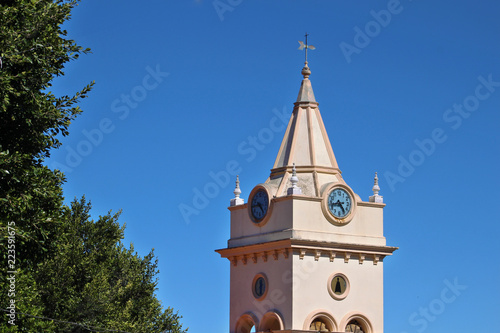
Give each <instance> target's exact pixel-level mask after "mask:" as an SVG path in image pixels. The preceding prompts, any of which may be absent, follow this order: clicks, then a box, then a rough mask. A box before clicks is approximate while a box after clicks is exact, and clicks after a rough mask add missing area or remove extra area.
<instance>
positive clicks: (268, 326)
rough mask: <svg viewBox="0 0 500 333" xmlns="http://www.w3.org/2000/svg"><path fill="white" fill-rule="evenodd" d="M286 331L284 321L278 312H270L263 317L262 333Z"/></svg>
mask: <svg viewBox="0 0 500 333" xmlns="http://www.w3.org/2000/svg"><path fill="white" fill-rule="evenodd" d="M283 329H284V326H283V320H282V319H281V317H280V315H279V314H277V313H276V312H273V311H270V312H268V313H266V314H265V315H264V317H262V320H261V323H260V329H259V331H260V332H271V331H281V330H283Z"/></svg>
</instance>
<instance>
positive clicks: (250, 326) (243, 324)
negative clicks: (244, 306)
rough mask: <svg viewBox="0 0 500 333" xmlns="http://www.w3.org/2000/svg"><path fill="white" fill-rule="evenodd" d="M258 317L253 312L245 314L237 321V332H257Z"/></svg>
mask: <svg viewBox="0 0 500 333" xmlns="http://www.w3.org/2000/svg"><path fill="white" fill-rule="evenodd" d="M256 322H257V319H256V318H255V317H254V316H253V315H251V314H244V315H243V316H241V317H240V319H238V322H237V323H236V333H254V332H257V323H256Z"/></svg>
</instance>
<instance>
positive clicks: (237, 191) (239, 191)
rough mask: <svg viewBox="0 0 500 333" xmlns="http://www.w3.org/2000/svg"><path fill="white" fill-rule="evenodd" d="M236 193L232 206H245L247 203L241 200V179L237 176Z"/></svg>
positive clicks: (231, 202)
mask: <svg viewBox="0 0 500 333" xmlns="http://www.w3.org/2000/svg"><path fill="white" fill-rule="evenodd" d="M233 193H234V198H233V199H231V201H230V205H231V207H232V206H238V205H243V204H244V203H245V201H244V200H243V199H242V198H240V194H241V190H240V177H239V176H236V188H235V189H234V191H233Z"/></svg>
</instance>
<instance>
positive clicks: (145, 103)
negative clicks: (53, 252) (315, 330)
mask: <svg viewBox="0 0 500 333" xmlns="http://www.w3.org/2000/svg"><path fill="white" fill-rule="evenodd" d="M216 4H218V5H219V6H221V8H223V9H220V10H219V12H217V10H216V9H215V7H214V2H212V1H206V0H198V1H194V0H191V1H190V0H183V1H165V0H162V1H159V0H150V1H147V2H142V3H140V2H136V1H134V2H132V1H117V0H107V1H91V0H87V1H83V2H82V3H81V5H80V6H79V7H78V8H76V9H75V10H74V12H73V18H72V20H71V21H70V22H68V23H67V24H66V29H67V30H68V32H69V36H70V37H71V38H73V39H75V40H77V42H78V43H79V44H80V45H83V46H85V47H90V48H92V50H93V53H92V54H90V55H87V56H82V57H81V58H80V59H79V60H78V61H75V62H72V63H71V64H69V65H68V66H67V70H66V76H65V77H62V78H59V79H58V80H56V82H55V85H54V92H55V93H56V94H70V93H73V92H75V91H76V90H78V89H80V88H81V87H82V86H83V85H85V84H87V83H89V82H90V81H91V80H95V81H96V86H95V89H94V90H93V91H92V93H91V94H90V97H89V98H88V99H86V100H85V101H84V102H83V103H81V107H82V109H83V110H84V113H83V114H82V115H81V116H80V117H79V118H78V119H77V120H76V121H75V122H74V124H72V125H71V127H70V133H71V134H70V136H69V137H67V138H65V139H64V140H63V147H62V148H61V149H59V150H58V151H56V152H54V153H53V155H52V158H51V160H50V161H49V164H51V165H58V166H60V168H61V169H63V171H66V175H67V183H66V184H65V186H64V189H65V196H66V200H67V201H68V202H69V201H71V200H72V199H73V198H74V197H75V196H76V197H80V196H81V195H83V194H85V195H86V196H87V198H89V199H91V200H92V203H93V207H94V209H93V213H94V215H95V216H98V215H100V214H105V213H106V212H107V211H108V210H113V211H117V210H119V209H123V214H122V216H121V219H120V221H121V222H122V223H126V224H127V229H126V240H125V241H126V243H130V242H132V243H133V244H134V246H135V248H136V250H137V251H139V253H141V254H142V255H144V254H146V253H147V252H148V251H149V249H151V248H155V252H156V255H157V256H158V257H159V268H160V271H161V273H160V276H159V277H160V280H159V285H158V286H159V290H158V297H159V298H160V299H161V300H162V302H163V304H164V305H165V306H172V307H174V308H175V309H177V310H179V313H180V314H181V315H182V316H184V318H183V320H182V321H183V323H184V325H185V326H188V327H190V331H191V332H195V333H196V332H228V321H229V319H228V318H229V262H228V261H227V260H226V259H222V258H220V257H219V255H218V254H216V253H215V252H214V250H215V249H219V248H223V247H225V246H226V241H227V239H228V238H229V211H228V210H227V209H226V207H227V206H228V205H229V200H230V199H231V198H232V197H233V193H232V191H233V189H234V177H231V180H230V182H229V184H227V182H226V181H225V180H224V179H222V181H220V182H219V185H217V186H216V187H212V191H213V192H211V196H212V197H211V198H208V199H207V200H206V202H197V204H196V205H197V208H196V207H195V205H194V203H193V199H194V197H195V193H196V191H197V190H200V191H202V192H203V191H204V188H205V186H207V184H209V183H211V182H213V180H212V178H211V176H210V174H211V173H212V174H217V173H220V172H221V171H223V170H225V169H226V167H227V164H228V162H230V161H235V162H233V163H237V165H238V168H239V169H240V170H238V171H239V175H240V179H241V189H242V191H243V194H242V197H244V198H245V201H246V199H247V198H248V194H249V193H250V191H251V189H252V188H253V186H255V185H256V184H258V183H261V182H264V181H265V180H266V178H267V177H268V175H269V170H270V169H271V167H272V165H273V162H274V159H275V156H276V154H277V152H278V148H279V145H280V143H281V139H282V137H283V134H284V128H283V129H281V130H275V131H273V135H272V137H267V138H266V139H265V143H263V142H259V143H258V146H257V147H258V148H259V149H257V148H256V147H253V148H252V146H251V137H258V135H259V133H260V132H261V131H263V129H265V128H269V126H270V125H269V124H270V121H271V119H272V118H273V117H276V112H278V113H279V114H282V113H283V112H285V113H286V118H288V117H289V115H290V114H291V111H292V108H293V102H294V101H295V99H296V97H297V93H298V89H299V86H300V80H301V75H300V70H301V68H302V66H303V57H304V54H303V52H301V51H298V50H297V47H298V46H299V44H298V43H297V41H298V40H303V36H304V33H305V32H306V31H307V32H308V33H309V34H310V37H309V42H310V44H312V45H314V46H316V48H317V49H316V50H314V51H311V52H310V56H309V65H310V68H311V70H312V75H311V77H310V79H311V81H312V85H313V88H314V93H315V95H316V99H317V101H318V102H319V103H320V110H321V113H322V116H323V120H324V123H325V126H326V128H327V131H328V133H329V137H330V141H331V142H332V146H333V150H334V152H335V154H336V157H337V161H338V163H339V166H340V169H341V170H342V172H343V176H344V179H345V180H346V181H347V183H348V184H349V185H350V186H351V188H352V189H353V190H354V191H355V192H356V193H358V194H359V195H360V196H361V197H362V198H363V199H364V200H368V196H369V195H371V187H372V185H373V174H374V172H375V171H378V172H379V176H380V186H381V188H382V190H381V193H380V194H381V195H383V196H384V200H385V202H386V203H387V206H386V208H385V210H384V212H385V235H386V237H387V243H388V245H391V246H398V247H400V249H399V250H398V251H396V252H395V254H394V256H392V257H389V258H387V259H386V261H385V265H384V266H385V330H386V332H396V333H403V332H406V333H413V332H429V333H430V332H453V331H456V332H466V331H473V330H476V329H478V328H479V327H480V329H481V330H485V331H496V330H497V329H498V328H497V325H496V323H495V320H493V319H492V318H496V317H497V316H498V313H499V312H500V297H499V296H500V287H499V285H500V283H499V282H500V261H499V260H498V258H497V257H498V253H500V242H499V241H498V235H499V234H500V226H499V223H500V205H499V201H500V177H499V172H498V171H499V167H498V165H499V164H500V158H499V156H500V154H499V153H500V61H499V60H500V43H499V41H500V20H499V19H498V16H499V14H500V4H499V3H498V2H497V1H493V0H485V1H472V0H470V1H456V0H455V1H451V0H446V1H430V0H413V1H411V0H401V1H400V2H397V1H367V0H363V1H356V2H354V1H352V2H350V1H349V2H348V1H328V2H327V1H324V2H319V1H308V2H305V1H284V0H283V1H249V0H231V1H230V0H220V1H218V2H216ZM224 4H225V5H226V7H222V6H223V5H224ZM383 10H384V11H383ZM381 11H383V12H382V13H381ZM387 12H389V13H390V19H389V17H388V16H387V15H385V16H384V15H383V13H387ZM377 13H378V14H377ZM376 17H377V18H376ZM377 20H378V21H377ZM359 31H362V32H361V33H360V32H359ZM151 73H153V74H151ZM273 110H274V111H273ZM280 128H281V127H280ZM98 131H99V133H100V134H99V133H98ZM88 136H90V138H91V139H89V138H88ZM431 140H432V143H430V142H431ZM182 204H184V205H187V206H190V207H192V208H193V209H196V211H197V214H192V215H190V216H189V217H188V218H186V217H183V215H182V214H181V212H180V209H179V207H180V206H181V205H182ZM448 284H458V285H460V286H466V287H467V288H466V289H464V287H458V289H456V290H455V294H446V293H445V294H446V297H447V298H446V297H445V299H444V300H443V298H442V297H443V296H442V293H443V290H445V289H446V288H449V286H448ZM454 288H457V287H454ZM452 296H455V297H452ZM445 301H446V302H445Z"/></svg>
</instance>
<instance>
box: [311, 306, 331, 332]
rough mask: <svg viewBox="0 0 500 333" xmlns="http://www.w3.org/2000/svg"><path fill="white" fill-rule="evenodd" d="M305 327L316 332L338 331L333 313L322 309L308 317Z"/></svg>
mask: <svg viewBox="0 0 500 333" xmlns="http://www.w3.org/2000/svg"><path fill="white" fill-rule="evenodd" d="M303 329H304V330H309V331H315V332H338V330H337V323H336V322H335V319H333V316H332V314H331V313H329V312H328V311H326V310H321V309H320V310H317V311H314V312H311V313H310V314H309V315H308V316H307V317H306V320H305V321H304V326H303Z"/></svg>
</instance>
